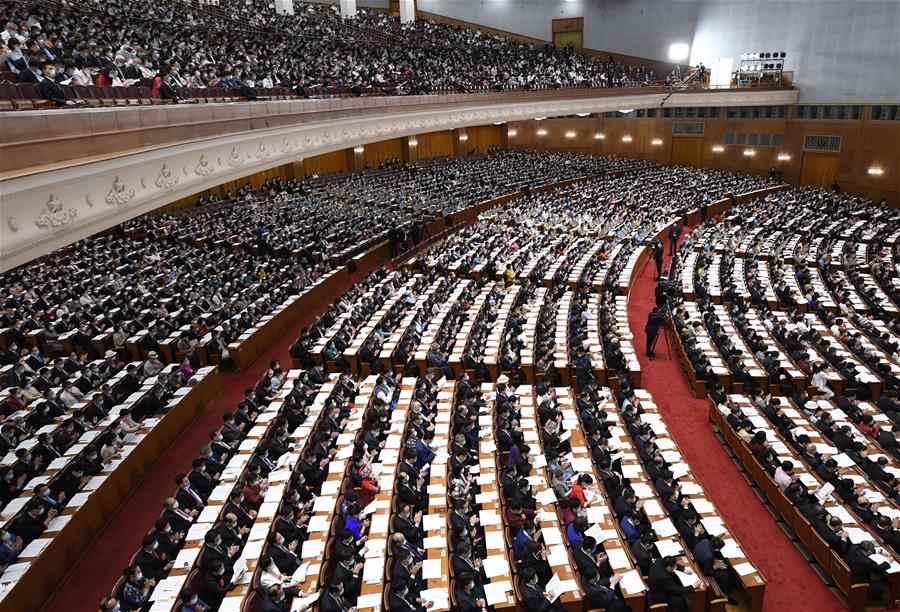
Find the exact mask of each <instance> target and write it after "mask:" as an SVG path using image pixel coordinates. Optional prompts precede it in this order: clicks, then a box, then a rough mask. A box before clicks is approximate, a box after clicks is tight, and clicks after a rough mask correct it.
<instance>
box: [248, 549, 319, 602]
mask: <svg viewBox="0 0 900 612" xmlns="http://www.w3.org/2000/svg"><path fill="white" fill-rule="evenodd" d="M259 563H260V565H262V567H263V571H262V573H261V574H260V576H259V584H260V586H261V587H262V588H263V590H264V591H266V592H270V591H271V590H272V589H274V588H275V587H276V586H281V587H282V588H285V589H299V588H300V585H302V584H303V581H302V580H301V581H299V582H294V581H293V577H292V576H285V575H284V574H282V573H281V571H280V570H279V569H278V566H277V565H275V562H274V561H273V560H272V558H271V557H269V556H268V555H266V556H264V557H262V558H261V559H260V560H259ZM318 600H319V593H318V592H317V591H313V592H312V593H305V592H303V591H300V592H299V593H298V594H297V596H296V598H295V599H294V601H293V602H291V612H303V610H308V609H309V608H310V607H312V605H313V604H314V603H315V602H316V601H318Z"/></svg>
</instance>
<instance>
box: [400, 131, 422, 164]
mask: <svg viewBox="0 0 900 612" xmlns="http://www.w3.org/2000/svg"><path fill="white" fill-rule="evenodd" d="M403 161H404V162H406V163H412V162H417V161H419V139H418V138H416V137H415V136H409V137H407V138H406V146H405V147H403Z"/></svg>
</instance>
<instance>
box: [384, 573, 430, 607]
mask: <svg viewBox="0 0 900 612" xmlns="http://www.w3.org/2000/svg"><path fill="white" fill-rule="evenodd" d="M389 602H390V606H389V609H390V610H391V611H392V612H393V611H395V610H396V611H397V612H425V611H426V610H427V609H428V606H429V605H431V602H430V601H423V600H422V598H421V597H417V596H416V595H415V593H412V592H410V590H409V583H408V581H406V580H402V579H401V580H398V581H396V582H392V583H391V595H390V600H389Z"/></svg>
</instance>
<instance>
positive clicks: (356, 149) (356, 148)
mask: <svg viewBox="0 0 900 612" xmlns="http://www.w3.org/2000/svg"><path fill="white" fill-rule="evenodd" d="M365 150H366V148H365V147H353V152H354V153H363V152H364V151H365Z"/></svg>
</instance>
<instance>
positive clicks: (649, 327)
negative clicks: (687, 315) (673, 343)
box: [644, 306, 666, 359]
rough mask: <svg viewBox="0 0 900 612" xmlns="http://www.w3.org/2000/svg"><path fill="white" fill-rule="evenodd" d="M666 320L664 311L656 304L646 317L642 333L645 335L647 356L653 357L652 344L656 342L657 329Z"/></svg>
mask: <svg viewBox="0 0 900 612" xmlns="http://www.w3.org/2000/svg"><path fill="white" fill-rule="evenodd" d="M665 322H666V312H665V309H663V308H662V307H660V306H657V307H656V308H654V309H653V311H652V312H651V313H650V316H648V317H647V324H646V325H645V326H644V333H645V334H646V335H647V347H646V351H647V357H649V358H650V359H653V358H654V357H656V355H655V354H654V353H653V345H654V344H656V336H657V335H659V329H660V328H661V327H662V326H663V325H664V324H665Z"/></svg>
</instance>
